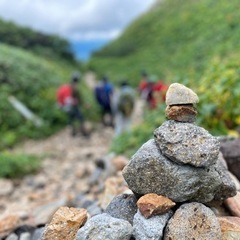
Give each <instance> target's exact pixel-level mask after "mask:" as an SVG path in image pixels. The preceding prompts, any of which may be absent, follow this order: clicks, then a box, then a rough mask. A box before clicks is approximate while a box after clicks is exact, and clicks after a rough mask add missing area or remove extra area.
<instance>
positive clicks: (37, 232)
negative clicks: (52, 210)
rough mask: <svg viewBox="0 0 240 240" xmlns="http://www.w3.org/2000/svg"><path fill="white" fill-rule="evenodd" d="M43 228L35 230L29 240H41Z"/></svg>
mask: <svg viewBox="0 0 240 240" xmlns="http://www.w3.org/2000/svg"><path fill="white" fill-rule="evenodd" d="M44 229H45V227H41V228H37V229H36V230H35V231H34V232H33V234H32V237H31V240H40V239H42V236H43V233H44Z"/></svg>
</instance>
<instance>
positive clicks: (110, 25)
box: [0, 0, 155, 59]
mask: <svg viewBox="0 0 240 240" xmlns="http://www.w3.org/2000/svg"><path fill="white" fill-rule="evenodd" d="M154 2H155V0H144V1H142V0H121V1H120V0H18V1H16V0H0V17H1V18H3V19H5V20H11V21H14V22H16V23H18V24H19V25H23V26H28V27H31V28H33V29H35V30H40V31H43V32H45V33H50V34H58V35H60V36H62V37H65V38H67V39H68V40H69V41H71V42H72V43H73V46H74V48H75V49H82V50H81V51H82V56H81V54H80V55H79V56H81V58H85V59H86V56H87V54H89V52H91V46H92V47H93V48H94V49H95V48H99V47H101V46H102V45H103V44H105V43H107V42H109V41H111V40H112V39H114V38H116V37H118V36H119V35H120V34H121V32H122V31H123V29H124V28H125V27H126V26H127V25H128V24H129V23H130V22H131V21H132V20H133V19H135V18H136V17H137V16H139V15H140V14H142V13H143V12H145V11H146V10H147V9H149V8H150V6H151V5H152V4H153V3H154ZM81 44H82V45H81ZM87 52H88V53H87Z"/></svg>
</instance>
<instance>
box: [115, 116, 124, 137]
mask: <svg viewBox="0 0 240 240" xmlns="http://www.w3.org/2000/svg"><path fill="white" fill-rule="evenodd" d="M122 130H123V117H122V114H121V113H117V114H116V116H115V136H118V135H119V134H121V133H122Z"/></svg>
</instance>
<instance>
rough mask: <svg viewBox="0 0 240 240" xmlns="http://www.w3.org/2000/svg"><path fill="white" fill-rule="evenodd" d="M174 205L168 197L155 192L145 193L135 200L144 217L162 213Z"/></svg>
mask: <svg viewBox="0 0 240 240" xmlns="http://www.w3.org/2000/svg"><path fill="white" fill-rule="evenodd" d="M175 205H176V204H175V203H174V202H173V201H171V200H170V199H169V198H166V197H164V196H159V195H157V194H155V193H149V194H146V195H144V196H143V197H141V198H139V200H138V201H137V206H138V208H139V211H140V212H141V213H142V215H143V216H144V217H145V218H150V217H152V216H156V215H161V214H164V213H166V212H167V211H168V210H169V209H171V208H172V207H174V206H175Z"/></svg>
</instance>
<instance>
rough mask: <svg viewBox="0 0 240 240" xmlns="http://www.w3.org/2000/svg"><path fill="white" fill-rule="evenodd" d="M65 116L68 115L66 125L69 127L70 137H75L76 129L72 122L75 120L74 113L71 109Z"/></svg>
mask: <svg viewBox="0 0 240 240" xmlns="http://www.w3.org/2000/svg"><path fill="white" fill-rule="evenodd" d="M67 114H68V124H69V125H70V127H71V135H72V136H75V135H76V128H75V125H74V120H75V116H74V111H73V110H72V109H71V110H70V111H69V112H68V113H67Z"/></svg>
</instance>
